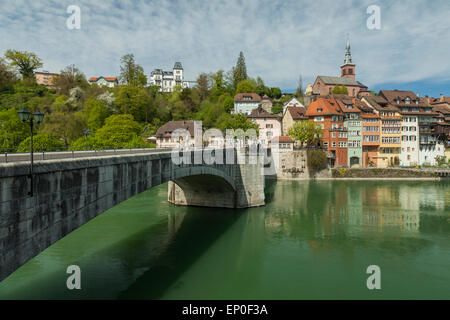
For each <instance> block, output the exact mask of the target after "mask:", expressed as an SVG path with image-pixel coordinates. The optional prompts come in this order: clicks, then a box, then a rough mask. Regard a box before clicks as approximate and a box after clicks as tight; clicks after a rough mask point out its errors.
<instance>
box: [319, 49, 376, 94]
mask: <svg viewBox="0 0 450 320" xmlns="http://www.w3.org/2000/svg"><path fill="white" fill-rule="evenodd" d="M336 85H338V86H345V87H346V88H347V90H348V95H349V96H350V97H361V96H366V95H369V94H370V92H369V91H368V88H367V86H365V85H363V84H362V83H361V82H359V81H357V80H356V65H355V64H354V63H353V62H352V55H351V52H350V42H348V41H347V46H346V52H345V59H344V64H343V65H342V66H341V76H340V77H331V76H318V77H317V78H316V81H315V82H314V84H313V86H312V92H317V93H318V94H319V95H321V96H326V95H331V94H332V91H333V88H334V87H335V86H336Z"/></svg>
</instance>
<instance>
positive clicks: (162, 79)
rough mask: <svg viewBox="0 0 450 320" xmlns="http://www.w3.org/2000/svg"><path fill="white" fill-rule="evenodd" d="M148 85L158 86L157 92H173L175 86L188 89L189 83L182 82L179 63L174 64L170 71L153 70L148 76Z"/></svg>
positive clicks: (182, 73) (181, 68) (182, 75)
mask: <svg viewBox="0 0 450 320" xmlns="http://www.w3.org/2000/svg"><path fill="white" fill-rule="evenodd" d="M150 85H152V86H158V87H159V92H173V90H174V88H175V86H180V87H181V88H189V81H185V80H184V70H183V67H182V65H181V62H175V65H174V66H173V70H172V71H164V70H162V69H155V70H153V71H152V73H151V75H150Z"/></svg>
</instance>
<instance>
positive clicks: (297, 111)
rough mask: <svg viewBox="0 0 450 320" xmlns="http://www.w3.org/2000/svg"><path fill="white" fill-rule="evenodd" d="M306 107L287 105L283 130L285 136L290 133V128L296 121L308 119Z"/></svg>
mask: <svg viewBox="0 0 450 320" xmlns="http://www.w3.org/2000/svg"><path fill="white" fill-rule="evenodd" d="M305 112H306V109H305V108H303V107H287V108H286V109H285V110H284V114H283V121H282V126H283V128H282V132H283V136H288V135H289V129H290V128H291V127H292V126H293V125H294V123H295V122H297V121H301V120H308V117H307V116H306V115H305Z"/></svg>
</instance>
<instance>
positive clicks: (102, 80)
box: [88, 76, 119, 88]
mask: <svg viewBox="0 0 450 320" xmlns="http://www.w3.org/2000/svg"><path fill="white" fill-rule="evenodd" d="M88 82H89V84H96V85H98V86H101V87H109V88H114V87H115V86H117V85H118V84H119V81H118V80H117V78H116V77H103V76H100V77H92V78H89V80H88Z"/></svg>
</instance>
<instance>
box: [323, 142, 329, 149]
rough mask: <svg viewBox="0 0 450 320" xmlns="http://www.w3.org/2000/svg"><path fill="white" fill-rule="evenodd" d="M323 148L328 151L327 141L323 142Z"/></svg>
mask: <svg viewBox="0 0 450 320" xmlns="http://www.w3.org/2000/svg"><path fill="white" fill-rule="evenodd" d="M323 147H324V148H325V149H328V142H327V141H325V142H324V143H323Z"/></svg>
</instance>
